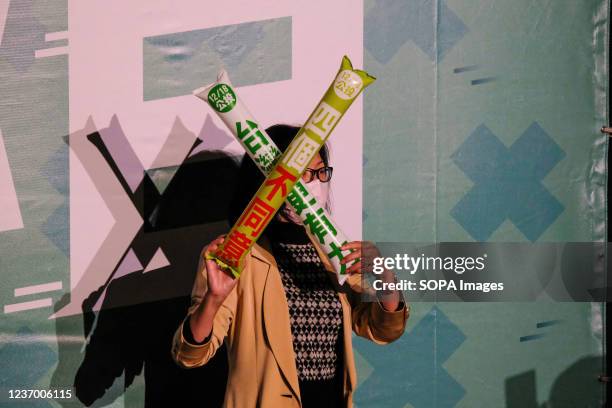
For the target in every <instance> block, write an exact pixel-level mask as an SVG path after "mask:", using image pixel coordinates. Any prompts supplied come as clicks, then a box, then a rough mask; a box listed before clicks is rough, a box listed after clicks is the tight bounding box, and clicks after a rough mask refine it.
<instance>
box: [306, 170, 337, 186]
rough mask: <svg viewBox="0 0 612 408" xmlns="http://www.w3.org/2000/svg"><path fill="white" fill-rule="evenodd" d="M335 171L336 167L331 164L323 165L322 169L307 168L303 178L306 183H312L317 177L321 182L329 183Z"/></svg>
mask: <svg viewBox="0 0 612 408" xmlns="http://www.w3.org/2000/svg"><path fill="white" fill-rule="evenodd" d="M333 171H334V168H333V167H330V166H326V167H321V168H320V169H309V168H307V169H306V171H305V172H304V175H303V176H302V179H303V180H304V182H305V183H310V182H311V181H312V180H314V178H315V177H316V178H318V179H319V181H320V182H321V183H327V182H329V181H330V180H331V178H332V173H333Z"/></svg>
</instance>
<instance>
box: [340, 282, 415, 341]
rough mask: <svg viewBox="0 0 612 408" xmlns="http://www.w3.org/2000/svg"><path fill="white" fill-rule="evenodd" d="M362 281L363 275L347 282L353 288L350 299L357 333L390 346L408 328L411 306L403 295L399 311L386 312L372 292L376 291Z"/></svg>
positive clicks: (352, 317)
mask: <svg viewBox="0 0 612 408" xmlns="http://www.w3.org/2000/svg"><path fill="white" fill-rule="evenodd" d="M362 279H363V278H362V275H361V274H355V275H353V276H352V277H350V278H349V279H348V281H349V282H347V284H348V285H349V287H350V289H349V290H348V293H347V298H348V300H349V303H350V305H351V320H352V325H353V331H354V332H355V334H357V335H358V336H360V337H364V338H366V339H368V340H371V341H373V342H374V343H377V344H388V343H391V342H392V341H395V340H397V339H399V338H400V337H401V336H402V334H404V330H405V329H406V321H407V320H408V317H409V316H410V305H407V304H406V302H405V300H404V296H403V294H400V304H399V306H398V309H397V310H395V311H389V310H386V309H385V308H384V307H383V306H382V304H381V303H380V301H379V300H378V297H377V296H376V294H375V293H374V292H372V291H373V289H371V288H366V287H364V286H363V285H362V283H361V281H362ZM357 280H358V282H355V281H357ZM354 288H355V289H357V290H355V289H354ZM366 291H367V292H370V293H365V292H366Z"/></svg>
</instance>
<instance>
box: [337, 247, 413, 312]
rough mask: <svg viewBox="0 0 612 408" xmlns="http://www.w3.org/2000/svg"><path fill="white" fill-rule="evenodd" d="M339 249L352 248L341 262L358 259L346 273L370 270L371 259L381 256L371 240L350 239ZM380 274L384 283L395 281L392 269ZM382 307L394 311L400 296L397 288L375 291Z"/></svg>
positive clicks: (345, 262)
mask: <svg viewBox="0 0 612 408" xmlns="http://www.w3.org/2000/svg"><path fill="white" fill-rule="evenodd" d="M340 249H341V250H343V251H344V250H351V249H352V250H353V252H351V253H350V254H348V255H347V256H345V257H344V259H342V260H341V261H340V263H341V264H347V263H349V262H351V261H353V260H355V259H358V258H359V260H358V261H357V262H355V263H354V264H353V265H351V266H350V267H349V268H348V269H347V270H346V272H347V273H348V274H354V273H363V271H364V270H366V271H372V267H373V262H374V261H373V260H374V258H376V257H379V256H381V254H380V251H379V250H378V248H377V247H376V245H374V243H373V242H371V241H352V242H348V243H346V244H344V245H342V246H341V247H340ZM378 276H380V279H381V280H382V281H383V282H385V283H391V282H395V274H394V273H393V271H392V270H390V269H386V268H385V270H384V272H383V273H382V274H381V275H378ZM376 293H377V295H378V297H379V299H380V301H381V303H382V305H383V307H384V308H385V309H386V310H389V311H395V310H397V308H398V307H399V304H400V300H401V296H400V292H399V291H398V290H393V291H390V290H384V291H376Z"/></svg>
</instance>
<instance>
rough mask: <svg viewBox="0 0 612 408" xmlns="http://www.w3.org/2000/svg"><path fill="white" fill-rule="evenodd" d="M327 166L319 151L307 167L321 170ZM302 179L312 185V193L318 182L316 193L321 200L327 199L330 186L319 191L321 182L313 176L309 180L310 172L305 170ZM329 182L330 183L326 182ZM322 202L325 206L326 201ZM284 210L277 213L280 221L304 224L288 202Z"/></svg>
mask: <svg viewBox="0 0 612 408" xmlns="http://www.w3.org/2000/svg"><path fill="white" fill-rule="evenodd" d="M323 167H325V162H323V158H322V157H321V155H320V154H319V153H317V155H316V156H315V157H314V158H313V159H312V160H311V161H310V164H309V165H308V167H307V169H309V170H319V169H321V168H323ZM302 181H303V182H304V183H305V184H306V185H307V186H309V187H310V189H311V193H315V191H313V188H314V187H315V184H316V187H317V188H316V193H315V194H316V195H317V196H319V197H318V198H319V201H320V200H321V199H322V198H323V199H324V200H325V201H326V200H327V194H328V189H329V186H328V185H325V186H324V188H323V190H324V191H322V192H321V191H319V190H322V189H321V188H320V187H321V186H320V184H321V182H320V181H319V179H318V178H316V177H315V178H313V180H312V181H310V182H309V181H308V172H304V174H303V175H302ZM325 184H328V183H325ZM321 196H325V197H321ZM320 204H321V205H322V206H325V203H324V202H323V203H322V202H320ZM283 210H284V211H279V212H278V213H276V216H277V217H278V219H279V220H280V221H283V222H293V223H296V224H302V222H301V220H300V219H299V216H298V215H297V214H295V213H294V211H293V210H292V209H291V208H290V207H289V206H287V205H286V204H285V205H283Z"/></svg>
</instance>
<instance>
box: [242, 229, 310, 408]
mask: <svg viewBox="0 0 612 408" xmlns="http://www.w3.org/2000/svg"><path fill="white" fill-rule="evenodd" d="M259 245H260V247H258V245H255V246H253V248H252V250H251V255H252V256H253V257H255V258H257V259H259V260H260V261H262V262H265V263H267V264H268V265H269V266H270V267H269V268H268V270H267V272H266V277H265V286H264V293H263V311H262V314H263V320H264V327H265V331H266V335H267V337H268V341H269V343H270V348H271V349H272V354H274V358H275V359H276V363H277V364H278V366H279V367H280V369H281V372H282V374H283V376H284V377H285V380H286V381H287V382H288V383H289V385H290V386H291V388H292V391H293V394H294V395H295V396H296V398H297V399H298V401H299V400H300V386H299V383H298V374H297V368H296V365H295V352H294V350H293V340H292V339H293V337H292V334H291V323H290V321H289V313H288V311H289V305H288V304H287V297H286V296H285V289H284V288H283V283H282V281H281V277H280V272H279V270H278V265H277V264H276V261H275V260H274V257H273V256H272V254H271V250H270V245H269V243H268V241H267V239H266V238H265V237H262V238H261V239H260V240H259ZM262 249H263V250H262Z"/></svg>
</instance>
